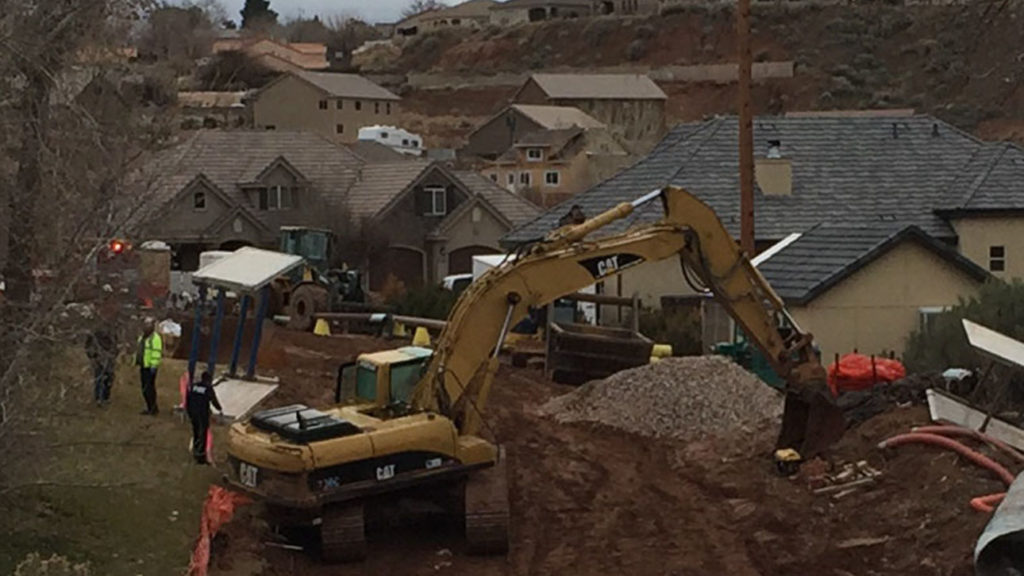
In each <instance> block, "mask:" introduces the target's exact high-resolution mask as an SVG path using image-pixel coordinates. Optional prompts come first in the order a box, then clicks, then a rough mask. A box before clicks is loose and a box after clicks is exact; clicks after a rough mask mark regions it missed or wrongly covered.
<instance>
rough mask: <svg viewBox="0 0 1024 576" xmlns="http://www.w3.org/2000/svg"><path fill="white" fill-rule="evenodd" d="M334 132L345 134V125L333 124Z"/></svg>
mask: <svg viewBox="0 0 1024 576" xmlns="http://www.w3.org/2000/svg"><path fill="white" fill-rule="evenodd" d="M334 131H335V132H337V133H338V134H344V133H345V125H344V124H335V125H334Z"/></svg>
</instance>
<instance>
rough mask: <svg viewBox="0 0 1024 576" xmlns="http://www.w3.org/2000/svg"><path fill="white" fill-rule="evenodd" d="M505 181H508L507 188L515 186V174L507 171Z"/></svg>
mask: <svg viewBox="0 0 1024 576" xmlns="http://www.w3.org/2000/svg"><path fill="white" fill-rule="evenodd" d="M505 182H507V183H508V187H509V188H511V187H513V186H515V185H516V175H515V174H513V173H511V172H509V173H508V175H507V176H506V177H505Z"/></svg>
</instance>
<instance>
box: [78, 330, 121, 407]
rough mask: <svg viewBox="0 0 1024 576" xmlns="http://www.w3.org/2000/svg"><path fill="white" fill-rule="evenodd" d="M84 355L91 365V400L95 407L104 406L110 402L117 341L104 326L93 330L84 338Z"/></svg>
mask: <svg viewBox="0 0 1024 576" xmlns="http://www.w3.org/2000/svg"><path fill="white" fill-rule="evenodd" d="M85 354H86V356H88V357H89V363H90V364H91V365H92V376H93V400H94V401H95V402H96V405H97V406H104V405H106V404H107V403H108V402H110V387H111V386H112V385H113V384H114V367H115V365H116V362H117V341H116V340H115V338H114V335H113V333H112V332H111V331H110V330H108V329H107V328H106V327H104V326H98V327H96V328H94V329H93V330H92V331H90V332H89V333H88V334H87V335H86V337H85Z"/></svg>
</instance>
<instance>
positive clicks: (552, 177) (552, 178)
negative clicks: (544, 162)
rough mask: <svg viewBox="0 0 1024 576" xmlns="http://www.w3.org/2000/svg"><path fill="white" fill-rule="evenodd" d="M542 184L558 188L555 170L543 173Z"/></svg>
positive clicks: (557, 177)
mask: <svg viewBox="0 0 1024 576" xmlns="http://www.w3.org/2000/svg"><path fill="white" fill-rule="evenodd" d="M544 183H545V184H547V185H548V186H558V184H559V174H558V171H557V170H552V171H550V172H545V173H544Z"/></svg>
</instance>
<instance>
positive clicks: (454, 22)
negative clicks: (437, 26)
mask: <svg viewBox="0 0 1024 576" xmlns="http://www.w3.org/2000/svg"><path fill="white" fill-rule="evenodd" d="M459 24H462V20H461V19H459V18H452V26H458V25H459Z"/></svg>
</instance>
